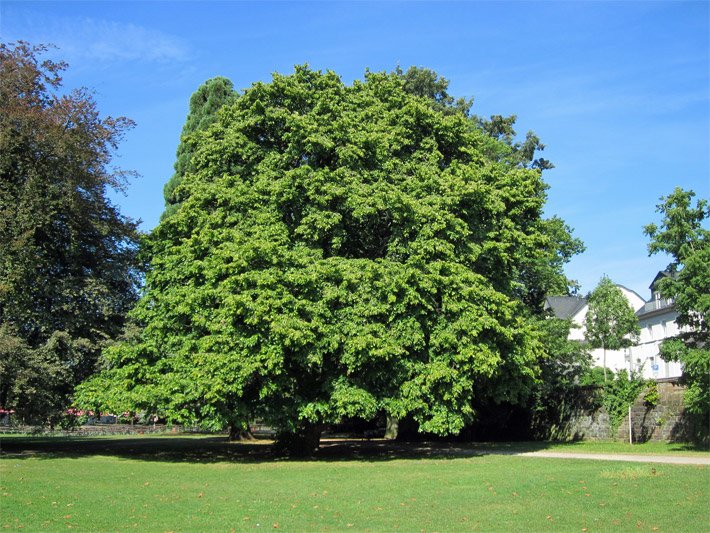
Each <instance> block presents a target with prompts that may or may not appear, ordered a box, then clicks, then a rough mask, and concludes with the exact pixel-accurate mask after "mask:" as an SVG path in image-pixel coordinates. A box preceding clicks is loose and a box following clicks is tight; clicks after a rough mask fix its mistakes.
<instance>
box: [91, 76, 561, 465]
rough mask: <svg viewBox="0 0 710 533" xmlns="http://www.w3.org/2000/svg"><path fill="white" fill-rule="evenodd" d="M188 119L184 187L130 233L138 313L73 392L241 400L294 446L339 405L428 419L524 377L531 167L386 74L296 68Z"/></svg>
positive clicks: (502, 394) (451, 427)
mask: <svg viewBox="0 0 710 533" xmlns="http://www.w3.org/2000/svg"><path fill="white" fill-rule="evenodd" d="M193 138H194V140H195V141H194V142H195V146H194V151H193V153H192V156H191V165H193V169H192V170H191V171H190V172H188V173H187V174H186V175H185V177H184V179H183V181H182V184H181V185H180V189H181V190H182V191H183V193H182V195H181V198H183V200H182V203H181V205H180V206H179V208H178V209H177V210H176V211H175V212H174V213H173V214H172V215H171V216H169V217H165V218H164V219H163V221H162V222H161V224H160V225H159V226H158V227H157V228H156V230H155V231H154V232H153V234H152V235H151V237H150V239H149V241H148V253H149V255H150V257H151V266H150V270H149V271H148V274H147V277H146V293H145V296H144V297H143V298H142V299H141V301H140V303H139V304H138V306H137V307H136V309H135V311H134V313H133V316H134V317H135V319H136V320H137V321H138V322H139V323H141V324H143V325H144V326H145V327H144V329H143V331H142V334H141V336H140V338H139V339H138V340H136V341H135V342H128V343H123V344H121V345H117V346H114V347H112V348H110V349H109V350H108V351H107V352H106V363H107V365H108V366H109V368H108V369H107V370H106V372H104V373H103V374H102V375H101V376H99V377H97V378H96V379H95V380H94V381H92V382H89V383H87V384H86V385H85V386H84V387H83V388H82V395H81V398H83V401H84V402H85V403H86V404H87V405H90V404H91V401H98V400H97V398H99V397H103V398H110V397H115V398H121V399H122V401H123V399H126V398H129V399H131V401H133V402H135V406H136V407H142V408H145V409H149V410H153V411H158V410H160V412H161V413H162V414H164V416H166V417H168V418H169V419H171V420H174V421H178V422H183V423H196V422H198V423H200V424H202V425H205V426H209V427H214V428H223V427H225V426H227V425H230V424H231V425H236V424H239V423H242V424H243V423H245V422H246V420H248V419H249V418H250V417H261V418H264V419H266V420H267V421H268V422H269V423H271V424H273V425H274V426H276V427H277V428H278V429H279V431H280V439H281V441H282V442H284V443H286V444H287V445H289V446H290V448H291V449H292V450H296V451H299V450H300V451H305V452H309V451H312V449H313V447H314V446H316V445H317V442H318V437H319V434H320V428H321V427H322V426H323V424H325V423H330V422H337V421H338V420H340V419H342V418H344V417H350V418H352V417H360V418H366V419H367V418H372V417H373V416H375V415H376V414H377V413H378V412H383V411H384V412H385V413H387V414H389V415H391V416H394V417H403V416H405V415H410V416H412V417H413V418H414V419H415V420H416V421H417V422H418V424H419V427H420V429H421V430H422V431H427V432H433V433H437V434H441V435H446V434H452V433H457V432H458V431H460V429H461V428H462V427H463V426H464V424H466V423H467V422H468V421H470V420H471V419H472V418H473V417H475V412H474V410H473V407H472V406H473V405H474V402H473V400H474V398H479V399H480V398H488V399H491V400H492V401H493V400H495V401H501V402H509V403H515V402H522V401H524V400H525V399H526V398H527V397H528V395H529V394H530V390H531V387H532V384H533V383H534V381H535V379H536V376H537V374H538V360H539V358H540V357H541V356H542V355H543V353H544V347H543V345H542V344H541V342H540V339H539V334H538V332H537V331H536V328H535V327H534V323H533V322H532V321H531V320H529V316H530V310H529V308H528V307H527V306H526V304H525V303H524V302H523V301H522V299H521V297H520V294H521V284H523V283H524V282H523V280H522V275H521V273H522V272H524V271H525V269H526V268H528V267H529V265H530V264H531V263H530V262H531V256H532V257H534V258H539V257H540V256H539V255H536V254H537V253H538V252H537V251H538V250H540V249H545V247H547V248H546V249H545V251H544V253H545V254H556V255H558V256H559V257H563V256H564V254H565V253H566V252H565V251H564V250H563V249H561V247H559V246H558V245H557V244H556V243H558V242H562V241H565V240H567V239H566V238H562V239H560V238H551V237H550V233H551V232H550V231H548V230H549V226H554V227H555V228H556V230H555V231H557V230H564V229H565V226H564V225H562V224H561V223H558V222H554V221H552V222H548V221H545V220H544V219H543V218H542V210H543V206H544V203H545V189H546V185H545V183H544V182H543V181H542V178H541V173H540V170H539V169H531V168H527V167H525V166H521V165H517V164H513V163H511V162H510V161H509V160H507V159H505V158H502V159H491V158H489V157H487V156H486V155H485V153H484V152H483V148H484V147H486V146H490V144H491V143H495V142H499V141H497V140H495V139H491V137H490V136H489V135H488V134H487V133H486V132H485V131H483V130H482V129H481V128H479V127H478V126H477V125H476V124H475V122H473V121H471V120H470V119H469V117H467V116H466V115H465V114H464V113H445V112H443V111H442V110H441V109H440V108H439V106H437V105H433V104H432V100H431V99H430V98H429V96H427V95H423V96H422V95H418V94H412V92H410V91H408V90H407V88H406V80H404V79H403V78H402V76H401V75H398V74H397V73H393V74H384V73H381V74H377V73H368V74H367V75H366V77H365V80H364V81H356V82H355V83H353V85H352V86H346V85H345V84H343V82H342V81H341V80H340V78H339V77H338V76H337V75H336V74H334V73H332V72H327V73H321V72H316V71H312V70H310V69H308V68H306V67H297V68H296V70H295V72H294V73H293V74H292V75H289V76H282V75H274V77H273V80H272V81H271V83H257V84H255V85H254V86H253V87H251V88H250V89H248V90H246V91H245V92H244V93H243V94H241V95H239V96H238V97H237V98H236V99H235V101H234V103H232V104H231V105H229V106H226V107H225V108H223V109H222V111H221V112H220V113H219V114H218V118H217V121H216V122H215V123H214V124H212V125H211V126H210V127H209V128H207V129H206V130H204V131H202V132H199V133H198V134H196V135H195V136H194V137H193ZM553 233H554V232H553ZM558 274H559V275H562V274H561V272H559V273H558ZM97 383H98V384H105V385H107V386H109V387H114V388H117V389H119V390H118V391H115V390H114V391H113V392H111V393H109V392H107V391H106V389H105V388H103V385H101V386H97ZM111 395H113V396H111ZM92 399H93V400H92Z"/></svg>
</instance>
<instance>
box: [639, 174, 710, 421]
mask: <svg viewBox="0 0 710 533" xmlns="http://www.w3.org/2000/svg"><path fill="white" fill-rule="evenodd" d="M694 197H695V193H694V192H693V191H685V190H683V189H681V188H679V187H677V188H676V189H675V190H674V191H673V192H672V193H671V194H669V195H668V196H667V197H662V198H661V203H660V204H658V206H657V208H656V211H657V212H658V213H660V214H661V215H662V216H663V219H662V220H661V223H660V226H658V225H656V224H649V225H647V226H646V227H644V233H645V234H646V235H648V236H649V237H650V239H651V240H650V243H649V245H648V250H649V255H652V254H655V253H659V252H665V253H667V254H668V255H669V256H670V257H671V262H670V264H669V265H668V268H667V272H668V274H669V275H668V276H666V277H664V278H663V279H661V280H660V281H659V283H658V287H657V289H658V290H659V291H660V293H661V294H662V295H663V296H664V297H666V298H672V299H673V301H674V306H675V309H676V310H677V312H678V318H677V319H676V322H677V323H678V325H679V326H680V327H681V328H682V330H681V334H680V335H679V336H678V337H676V338H674V339H670V340H667V341H665V342H664V343H663V344H662V345H661V356H662V357H663V359H665V360H668V361H680V362H681V363H682V364H683V373H684V377H685V378H686V380H687V382H688V391H687V393H686V404H687V406H688V408H689V410H690V411H691V412H695V413H697V414H700V415H702V417H703V419H704V420H705V421H707V419H708V416H710V348H709V346H710V342H709V341H710V325H708V321H707V316H708V313H710V230H708V229H707V228H706V227H703V223H704V222H705V221H706V220H707V219H709V218H710V207H709V206H708V201H707V200H705V199H698V200H697V201H696V203H695V205H694V206H693V198H694Z"/></svg>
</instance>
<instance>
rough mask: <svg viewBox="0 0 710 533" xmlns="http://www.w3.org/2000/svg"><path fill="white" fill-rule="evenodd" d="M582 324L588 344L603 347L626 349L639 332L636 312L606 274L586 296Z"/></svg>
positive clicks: (607, 348)
mask: <svg viewBox="0 0 710 533" xmlns="http://www.w3.org/2000/svg"><path fill="white" fill-rule="evenodd" d="M584 326H585V328H586V332H585V337H586V339H587V342H588V343H589V345H590V346H591V347H592V348H604V349H606V350H620V349H622V348H628V347H629V346H632V345H633V343H634V340H635V339H637V338H638V335H639V333H640V328H639V325H638V318H637V317H636V313H635V312H634V310H633V308H632V307H631V305H630V304H629V301H628V300H627V299H626V297H625V296H624V293H623V292H621V289H619V288H618V287H617V286H616V285H614V283H613V282H612V281H611V280H610V279H609V278H608V277H607V276H603V277H602V279H601V280H600V281H599V284H598V285H597V286H596V288H595V289H594V290H593V291H592V293H591V294H590V295H589V307H588V311H587V316H586V317H585V319H584Z"/></svg>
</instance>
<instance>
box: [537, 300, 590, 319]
mask: <svg viewBox="0 0 710 533" xmlns="http://www.w3.org/2000/svg"><path fill="white" fill-rule="evenodd" d="M585 305H587V299H586V298H581V297H579V296H548V297H547V298H545V309H552V313H553V314H554V315H555V316H556V317H557V318H572V317H573V316H574V315H575V314H577V312H578V311H579V310H580V309H582V307H584V306H585Z"/></svg>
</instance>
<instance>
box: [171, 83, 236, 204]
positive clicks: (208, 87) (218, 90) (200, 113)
mask: <svg viewBox="0 0 710 533" xmlns="http://www.w3.org/2000/svg"><path fill="white" fill-rule="evenodd" d="M234 98H235V92H234V86H233V84H232V82H231V81H230V80H228V79H227V78H223V77H221V76H218V77H216V78H212V79H209V80H207V81H206V82H205V83H203V84H202V85H201V86H200V87H199V88H198V89H197V91H195V93H194V94H193V95H192V97H191V98H190V112H189V114H188V116H187V120H186V121H185V125H184V126H183V128H182V134H181V135H180V144H179V145H178V149H177V160H176V161H175V173H174V174H173V176H172V177H171V178H170V180H169V181H168V182H167V183H166V184H165V187H164V189H163V196H164V197H165V213H164V214H163V216H166V215H168V214H170V213H172V212H174V211H175V209H177V206H178V205H179V204H180V201H181V200H180V193H179V191H178V190H177V188H178V186H179V185H180V183H181V182H182V179H183V178H184V177H185V174H187V173H188V172H190V171H191V169H192V164H191V162H190V160H191V157H192V153H193V151H194V148H195V143H196V141H195V139H194V138H193V137H192V134H193V133H195V132H198V131H202V130H206V129H207V128H208V126H209V125H210V124H212V123H213V122H214V121H215V120H217V112H218V111H219V110H220V109H221V108H222V107H223V106H224V105H226V104H228V103H229V102H230V101H232V100H233V99H234Z"/></svg>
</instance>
